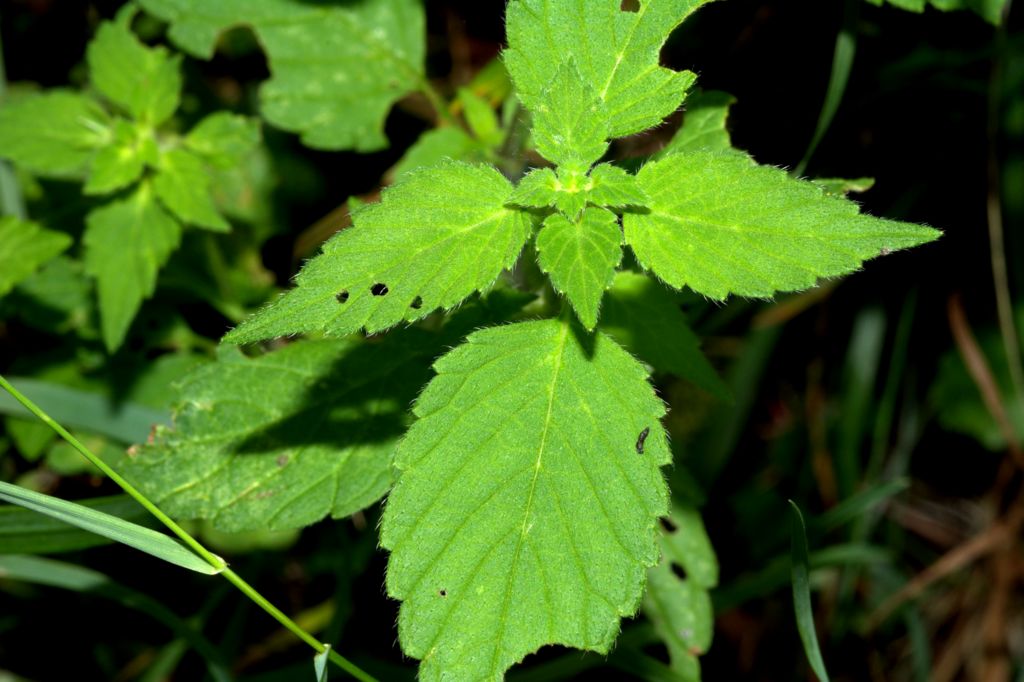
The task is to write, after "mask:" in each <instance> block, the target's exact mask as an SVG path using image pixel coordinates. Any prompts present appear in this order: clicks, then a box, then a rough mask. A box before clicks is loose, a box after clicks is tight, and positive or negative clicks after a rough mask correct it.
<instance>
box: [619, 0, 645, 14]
mask: <svg viewBox="0 0 1024 682" xmlns="http://www.w3.org/2000/svg"><path fill="white" fill-rule="evenodd" d="M619 9H620V10H622V11H623V12H639V11H640V0H622V4H621V5H620V6H619Z"/></svg>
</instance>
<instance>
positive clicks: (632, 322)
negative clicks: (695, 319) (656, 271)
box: [601, 272, 732, 401]
mask: <svg viewBox="0 0 1024 682" xmlns="http://www.w3.org/2000/svg"><path fill="white" fill-rule="evenodd" d="M601 330H602V331H604V332H606V333H607V334H608V335H609V336H611V337H612V338H613V339H615V340H616V341H618V342H619V343H621V344H622V345H623V346H624V347H625V348H626V349H628V350H629V351H630V352H631V353H633V354H634V355H636V356H637V357H638V358H640V359H641V360H643V361H644V362H646V363H647V364H649V365H651V366H652V367H654V368H655V369H657V370H660V371H663V372H669V373H671V374H675V375H676V376H678V377H681V378H683V379H687V380H689V381H692V382H693V383H694V384H696V385H697V386H699V387H701V388H703V389H704V390H705V391H707V392H709V393H711V394H712V395H714V396H716V397H718V398H721V399H722V400H727V401H729V400H731V399H732V398H731V395H730V392H729V388H728V387H727V386H726V385H725V382H723V381H722V379H721V378H719V376H718V373H717V372H716V371H715V368H714V367H712V366H711V363H710V362H708V360H707V358H706V357H704V353H702V352H701V350H700V339H699V338H697V335H696V334H694V333H693V331H692V330H691V329H690V327H689V325H687V324H686V319H685V318H684V317H683V314H682V311H680V309H679V304H678V303H677V302H676V300H675V298H674V296H673V295H672V293H670V292H669V291H666V290H665V287H663V286H661V285H660V284H658V283H657V282H654V281H653V280H651V278H650V277H647V276H646V275H641V274H637V273H635V272H619V273H617V274H616V275H615V280H614V282H613V283H612V286H611V288H610V289H609V290H608V295H607V296H606V297H605V303H604V309H603V311H602V315H601Z"/></svg>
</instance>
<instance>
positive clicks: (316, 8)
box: [140, 0, 426, 152]
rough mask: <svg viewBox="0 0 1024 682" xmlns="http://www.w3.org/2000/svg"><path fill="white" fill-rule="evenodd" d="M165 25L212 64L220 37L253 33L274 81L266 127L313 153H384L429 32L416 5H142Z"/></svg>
mask: <svg viewBox="0 0 1024 682" xmlns="http://www.w3.org/2000/svg"><path fill="white" fill-rule="evenodd" d="M140 4H141V5H142V6H143V7H144V8H145V9H146V11H148V12H151V13H153V14H155V15H156V16H158V17H160V18H161V19H163V20H164V21H167V22H169V23H170V24H171V27H170V31H169V35H170V38H171V40H172V41H174V42H175V44H177V45H178V46H179V47H181V48H182V49H184V50H185V51H187V52H189V53H191V54H192V55H194V56H197V57H200V58H203V59H209V58H210V57H212V56H213V49H214V46H215V44H216V41H217V36H218V35H219V34H221V33H222V32H223V31H225V30H226V29H228V28H231V27H233V26H238V25H247V26H250V27H251V28H252V30H253V32H254V33H255V35H256V40H257V41H258V42H259V44H260V45H261V46H262V47H263V49H264V51H265V52H266V55H267V62H268V65H269V67H270V73H271V78H270V80H268V81H267V82H266V83H264V84H263V87H262V88H261V89H260V101H261V103H262V114H263V116H264V118H266V119H267V120H268V121H269V122H270V123H273V124H274V125H276V126H278V127H281V128H284V129H285V130H289V131H292V132H296V133H301V134H302V141H303V143H305V144H306V145H308V146H310V147H315V148H318V149H355V150H357V151H361V152H370V151H375V150H378V149H382V148H383V147H386V146H387V138H385V137H384V118H385V117H386V116H387V113H388V110H389V109H390V108H391V105H392V103H393V102H395V101H396V100H398V99H400V98H402V97H404V96H405V95H407V94H409V93H410V92H413V91H415V90H416V89H418V88H419V86H420V83H421V81H422V79H423V77H424V76H423V59H424V51H425V47H424V35H425V33H426V26H425V20H424V14H423V7H422V5H421V3H420V2H419V0H363V1H362V2H347V3H340V4H325V3H310V2H303V1H301V0H218V2H216V3H210V2H208V0H142V2H141V3H140Z"/></svg>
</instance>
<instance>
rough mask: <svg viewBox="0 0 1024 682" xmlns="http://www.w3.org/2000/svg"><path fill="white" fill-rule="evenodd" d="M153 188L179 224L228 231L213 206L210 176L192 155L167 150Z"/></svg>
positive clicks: (178, 150)
mask: <svg viewBox="0 0 1024 682" xmlns="http://www.w3.org/2000/svg"><path fill="white" fill-rule="evenodd" d="M153 189H154V190H155V191H156V195H157V197H159V198H160V201H162V202H163V204H164V206H166V207H167V208H168V209H170V211H171V213H173V214H174V215H175V216H176V217H177V218H178V219H179V220H180V221H181V222H183V223H186V224H189V225H197V226H199V227H204V228H206V229H208V230H213V231H214V232H229V231H230V230H231V225H229V224H228V222H227V221H226V220H224V217H223V216H221V214H220V213H218V212H217V207H216V206H214V205H213V198H212V197H211V196H210V176H209V174H208V173H207V171H206V168H204V167H203V161H202V159H200V158H199V157H198V156H196V155H195V154H193V153H192V152H190V151H188V150H185V149H170V150H168V151H166V152H164V153H163V154H161V155H160V161H159V166H158V170H157V173H156V177H155V178H154V179H153Z"/></svg>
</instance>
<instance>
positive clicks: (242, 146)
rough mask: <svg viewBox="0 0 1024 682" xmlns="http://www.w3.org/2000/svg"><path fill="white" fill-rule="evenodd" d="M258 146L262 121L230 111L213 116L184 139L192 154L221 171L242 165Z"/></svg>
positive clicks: (207, 118)
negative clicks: (260, 122) (221, 169)
mask: <svg viewBox="0 0 1024 682" xmlns="http://www.w3.org/2000/svg"><path fill="white" fill-rule="evenodd" d="M259 143H260V125H259V121H258V120H256V119H252V118H249V117H248V116H239V115H238V114H232V113H230V112H227V111H217V112H214V113H212V114H210V115H209V116H207V117H206V118H204V119H203V120H202V121H200V122H199V123H197V124H196V126H195V127H194V128H192V130H190V131H189V132H188V135H186V136H185V146H186V147H188V149H189V150H191V151H193V152H195V153H196V154H198V155H199V156H201V157H202V158H203V160H204V161H206V162H207V163H209V164H210V165H212V166H216V167H218V168H231V167H233V166H235V165H236V164H239V163H241V162H242V161H243V160H244V159H246V157H248V156H249V154H250V153H251V152H252V150H253V149H255V148H256V145H258V144H259Z"/></svg>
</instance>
